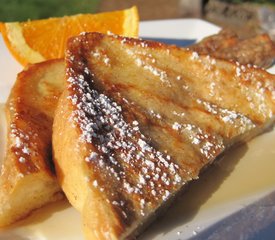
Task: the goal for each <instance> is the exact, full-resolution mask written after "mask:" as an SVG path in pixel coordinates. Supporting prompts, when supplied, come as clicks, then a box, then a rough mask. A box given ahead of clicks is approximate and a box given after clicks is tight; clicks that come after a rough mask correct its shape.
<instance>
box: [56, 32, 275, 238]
mask: <svg viewBox="0 0 275 240" xmlns="http://www.w3.org/2000/svg"><path fill="white" fill-rule="evenodd" d="M66 79H67V81H66V87H65V91H64V92H63V94H62V95H61V97H60V99H59V103H58V106H57V110H56V115H55V119H54V125H53V154H54V157H53V158H54V161H55V166H56V172H57V176H58V179H59V182H60V184H61V186H62V188H63V190H64V192H65V194H66V195H67V197H68V199H69V201H70V202H71V203H72V205H73V206H74V207H75V208H76V209H78V210H79V211H80V212H81V214H82V218H83V228H84V232H85V235H86V239H89V240H94V239H101V240H102V239H133V237H134V236H135V235H136V234H138V233H139V232H140V230H141V229H142V228H144V227H145V226H147V224H149V223H150V221H152V219H153V218H155V216H156V215H157V214H158V212H159V211H160V210H161V209H162V208H164V207H165V206H167V204H168V203H169V202H170V201H171V200H172V199H173V198H174V197H175V196H176V195H177V194H178V193H179V192H180V190H181V189H183V188H184V187H185V185H186V184H187V183H188V182H189V181H191V180H193V179H197V178H198V176H199V173H200V172H201V171H202V170H203V169H204V168H205V167H206V166H208V165H209V164H210V163H212V162H213V161H214V160H215V159H216V158H217V157H218V156H220V154H221V153H223V152H224V151H225V150H226V149H228V148H229V147H230V146H231V145H233V144H237V143H240V142H241V141H245V140H247V139H249V138H251V137H253V136H255V135H256V134H259V133H260V132H262V131H264V130H265V129H266V128H267V127H268V126H270V125H271V124H272V123H273V121H274V117H273V116H274V112H275V99H274V98H275V91H274V90H275V88H274V87H275V76H273V75H270V74H268V73H267V72H265V71H263V70H260V69H255V68H249V67H244V66H239V65H236V64H234V63H231V62H228V61H223V60H218V59H214V58H211V57H209V56H199V55H198V54H197V53H196V52H192V51H190V50H186V49H180V48H177V47H175V46H167V45H165V44H161V43H156V42H149V41H143V40H139V39H130V38H123V37H119V36H115V35H113V36H108V35H102V34H99V33H87V34H83V35H80V36H78V37H75V38H72V39H70V40H69V42H68V48H67V55H66Z"/></svg>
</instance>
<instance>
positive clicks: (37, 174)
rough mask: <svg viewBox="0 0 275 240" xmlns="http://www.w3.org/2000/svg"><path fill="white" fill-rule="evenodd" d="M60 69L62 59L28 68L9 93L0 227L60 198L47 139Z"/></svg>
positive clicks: (60, 80) (59, 88) (60, 85)
mask: <svg viewBox="0 0 275 240" xmlns="http://www.w3.org/2000/svg"><path fill="white" fill-rule="evenodd" d="M64 71H65V69H64V60H51V61H46V62H43V63H39V64H34V65H30V66H28V67H27V68H26V69H25V70H24V71H22V72H21V73H20V74H18V77H17V80H16V83H15V85H14V86H13V88H12V90H11V93H10V96H9V99H8V101H7V103H6V118H7V144H6V153H5V157H4V161H3V163H2V166H1V175H0V203H1V204H0V226H1V227H3V226H6V225H9V224H11V223H13V222H15V221H16V220H19V219H21V218H23V217H25V216H26V215H28V214H29V213H30V212H31V211H32V210H34V209H37V208H39V207H41V206H43V205H45V204H46V203H49V202H53V201H57V200H58V199H61V198H62V197H63V194H61V188H60V187H59V185H58V183H57V181H56V177H55V173H54V168H53V164H52V162H51V155H52V154H51V135H52V123H53V116H54V110H55V107H56V105H57V100H58V97H59V95H60V94H61V92H62V89H63V87H64V84H63V82H64V73H65V72H64Z"/></svg>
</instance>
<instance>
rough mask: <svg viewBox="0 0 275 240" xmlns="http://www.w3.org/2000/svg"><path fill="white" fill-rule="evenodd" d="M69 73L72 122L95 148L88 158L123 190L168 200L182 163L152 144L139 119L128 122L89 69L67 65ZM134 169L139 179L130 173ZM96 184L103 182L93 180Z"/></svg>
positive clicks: (139, 196) (178, 177)
mask: <svg viewBox="0 0 275 240" xmlns="http://www.w3.org/2000/svg"><path fill="white" fill-rule="evenodd" d="M83 68H84V66H83ZM67 76H68V78H67V82H68V89H69V91H70V90H71V92H72V94H71V95H70V96H69V97H68V100H69V101H70V102H71V104H72V105H73V106H74V109H75V110H74V111H73V113H72V116H71V121H72V122H73V124H74V125H77V126H79V127H80V129H81V136H80V140H81V141H83V142H87V143H91V144H93V145H94V146H95V147H96V151H92V152H91V153H90V155H89V156H87V157H86V159H85V160H86V161H87V162H88V163H91V164H94V163H95V162H96V166H97V167H99V168H100V169H101V170H100V171H103V172H104V173H105V174H106V175H108V176H110V177H111V179H113V180H114V181H118V182H119V183H120V184H119V186H120V187H121V191H122V192H125V193H127V194H129V193H131V194H134V195H136V198H137V199H140V201H141V200H142V199H146V198H147V197H148V199H152V198H153V199H155V200H156V201H157V200H160V199H166V198H167V197H168V196H169V191H171V190H172V189H174V188H177V186H178V184H179V183H180V182H181V181H182V179H181V177H180V173H179V171H180V170H179V166H178V165H177V164H176V163H174V162H173V161H172V159H171V157H170V156H169V155H167V154H164V153H161V152H159V151H157V150H156V149H155V148H154V147H152V146H151V144H150V142H148V140H147V138H146V137H145V136H144V135H143V134H142V133H141V131H140V128H139V123H138V121H136V120H134V121H127V120H126V119H125V117H124V115H123V110H122V107H121V106H120V105H118V104H117V103H116V102H115V101H113V100H112V99H111V98H109V97H108V96H107V95H105V94H102V93H100V92H98V91H97V90H95V89H94V88H93V87H91V84H93V76H92V75H90V74H88V71H85V72H84V71H82V72H81V74H79V73H77V72H75V71H74V69H72V68H67ZM156 117H157V118H159V117H160V116H156ZM133 172H135V173H136V174H137V178H136V180H133V179H131V176H130V175H129V173H133ZM149 183H150V184H149ZM93 186H94V187H97V186H100V184H99V183H98V182H97V183H95V182H93ZM144 186H146V188H144ZM103 191H104V189H103ZM147 204H150V203H149V202H144V204H141V205H140V206H141V214H142V212H143V210H142V209H143V208H146V206H147Z"/></svg>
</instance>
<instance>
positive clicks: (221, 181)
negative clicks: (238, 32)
mask: <svg viewBox="0 0 275 240" xmlns="http://www.w3.org/2000/svg"><path fill="white" fill-rule="evenodd" d="M218 30H219V28H218V27H217V26H215V25H213V24H210V23H207V22H205V21H202V20H197V19H179V20H162V21H148V22H142V23H141V24H140V35H141V36H143V37H153V38H176V39H181V38H184V39H201V38H203V37H205V36H207V35H210V34H214V33H216V32H217V31H218ZM0 63H1V64H0V72H1V80H0V93H1V94H0V103H3V102H5V101H6V99H7V97H8V94H9V91H10V88H11V87H12V84H13V83H14V80H15V78H16V74H17V73H18V72H19V71H20V70H21V69H22V68H21V67H20V65H19V64H17V63H16V62H15V61H14V59H13V58H12V57H11V56H10V54H9V52H8V51H7V49H6V47H5V46H4V43H3V40H2V39H0ZM272 70H273V72H274V68H273V69H272ZM0 137H3V133H1V134H0ZM273 139H275V131H271V132H269V133H266V134H264V135H262V136H260V137H257V138H256V139H254V140H252V141H251V142H250V143H249V144H247V145H245V146H242V147H240V148H238V149H236V150H234V151H231V153H230V154H228V155H227V156H226V157H225V158H224V159H223V160H222V161H221V162H220V163H219V164H217V165H215V166H214V167H212V169H210V171H209V172H207V173H206V174H205V175H203V176H202V177H201V179H199V180H198V181H197V182H195V183H194V184H192V186H191V187H190V188H189V189H188V190H187V191H186V193H185V194H183V195H182V196H181V197H180V198H179V199H178V200H177V201H176V202H175V204H173V207H171V208H170V209H169V210H168V211H167V213H166V214H164V215H163V216H162V217H161V218H159V219H158V220H157V221H156V222H155V223H154V224H152V225H151V226H150V227H149V228H148V230H147V231H146V232H145V233H144V234H143V235H142V236H141V237H140V238H139V239H140V240H150V239H154V240H164V239H165V240H178V239H187V238H189V237H192V236H193V235H194V234H197V233H198V232H200V231H202V230H203V229H205V228H206V227H207V226H209V225H211V224H212V223H214V222H216V221H218V220H220V219H222V218H223V217H225V216H227V215H229V214H230V213H233V212H235V211H236V210H238V209H240V208H242V207H243V206H245V205H247V204H249V203H251V202H253V201H255V200H256V199H258V198H259V197H261V196H263V195H265V194H267V193H268V192H270V191H272V190H273V189H274V186H275V174H274V171H273V170H274V169H275V161H273V158H274V155H275V150H274V146H273V145H274V144H273V142H274V141H273ZM261 173H263V174H262V175H260V174H261ZM255 176H259V177H258V178H255ZM0 239H1V240H27V239H35V240H50V239H66V240H83V239H84V238H83V235H82V232H81V219H80V216H79V214H78V213H77V212H76V211H75V210H74V209H73V208H72V207H70V206H69V204H68V203H67V202H60V203H54V204H51V205H50V206H46V207H44V208H43V209H40V210H38V211H36V212H35V213H34V214H33V215H32V216H30V217H29V218H27V219H26V220H24V221H21V222H19V223H17V224H16V225H15V226H13V227H11V228H9V229H7V230H2V231H0Z"/></svg>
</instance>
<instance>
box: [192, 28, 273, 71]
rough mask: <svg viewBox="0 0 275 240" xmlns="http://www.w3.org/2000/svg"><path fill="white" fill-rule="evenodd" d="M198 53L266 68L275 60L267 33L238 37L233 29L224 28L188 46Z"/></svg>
mask: <svg viewBox="0 0 275 240" xmlns="http://www.w3.org/2000/svg"><path fill="white" fill-rule="evenodd" d="M190 49H191V50H193V51H196V52H198V53H199V54H209V55H211V56H213V57H217V58H222V59H226V60H233V61H237V62H239V63H240V64H243V65H244V64H251V65H256V66H259V67H263V68H268V67H270V66H271V65H272V63H274V60H275V44H274V42H273V41H272V40H271V38H270V37H269V36H268V35H267V34H259V35H256V36H254V37H251V38H247V39H240V38H239V37H238V36H237V35H236V34H235V33H234V32H233V31H231V30H228V29H224V30H222V31H220V32H219V33H218V34H215V35H212V36H209V37H206V38H204V39H203V40H202V41H200V42H198V43H197V44H194V45H193V46H190Z"/></svg>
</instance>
